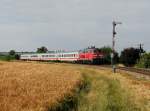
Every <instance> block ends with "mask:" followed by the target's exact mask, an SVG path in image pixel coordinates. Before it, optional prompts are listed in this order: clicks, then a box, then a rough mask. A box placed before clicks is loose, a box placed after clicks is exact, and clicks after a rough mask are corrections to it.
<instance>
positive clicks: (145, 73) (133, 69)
mask: <svg viewBox="0 0 150 111" xmlns="http://www.w3.org/2000/svg"><path fill="white" fill-rule="evenodd" d="M117 69H120V70H124V71H130V72H135V73H139V74H143V75H148V76H150V70H149V69H142V68H133V67H117Z"/></svg>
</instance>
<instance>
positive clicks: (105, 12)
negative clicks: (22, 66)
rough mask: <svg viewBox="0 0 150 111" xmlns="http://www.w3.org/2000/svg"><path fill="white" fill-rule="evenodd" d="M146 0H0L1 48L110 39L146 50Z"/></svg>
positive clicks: (149, 43)
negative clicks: (115, 26) (142, 47)
mask: <svg viewBox="0 0 150 111" xmlns="http://www.w3.org/2000/svg"><path fill="white" fill-rule="evenodd" d="M149 11H150V0H0V52H1V51H9V50H11V49H14V50H16V51H36V49H37V48H38V47H41V46H46V47H47V48H48V49H49V50H60V49H62V50H79V49H83V48H86V47H88V46H91V45H95V46H96V47H102V46H111V45H112V21H114V20H115V21H119V22H122V25H118V26H117V28H116V30H117V35H116V50H117V51H121V50H123V49H124V48H127V47H138V44H140V43H142V44H144V49H145V50H147V51H150V12H149Z"/></svg>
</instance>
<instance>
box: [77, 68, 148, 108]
mask: <svg viewBox="0 0 150 111" xmlns="http://www.w3.org/2000/svg"><path fill="white" fill-rule="evenodd" d="M83 77H84V78H85V81H86V82H87V83H88V84H89V85H87V86H88V90H87V89H86V90H85V91H81V93H80V96H79V99H78V108H77V111H145V110H143V109H142V108H140V107H139V106H137V105H136V104H135V102H134V101H133V99H134V98H132V97H131V94H130V92H129V91H128V90H127V89H123V88H122V87H121V84H120V81H119V80H117V79H115V78H111V77H108V75H107V76H105V75H101V74H98V73H97V72H96V71H94V70H84V71H83Z"/></svg>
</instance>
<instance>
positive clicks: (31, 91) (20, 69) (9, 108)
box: [0, 62, 81, 111]
mask: <svg viewBox="0 0 150 111" xmlns="http://www.w3.org/2000/svg"><path fill="white" fill-rule="evenodd" d="M80 81H81V74H80V72H79V71H77V70H75V69H74V68H72V67H69V68H68V67H65V66H63V65H59V64H37V63H21V62H20V63H19V62H0V111H46V110H47V109H48V108H49V107H52V106H54V105H56V104H59V101H60V100H61V99H63V98H64V97H65V95H70V94H72V90H73V89H74V88H75V87H76V86H77V85H78V84H79V83H80Z"/></svg>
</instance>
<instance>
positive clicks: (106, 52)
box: [98, 46, 119, 64]
mask: <svg viewBox="0 0 150 111" xmlns="http://www.w3.org/2000/svg"><path fill="white" fill-rule="evenodd" d="M98 50H99V51H100V52H101V53H103V54H104V59H103V63H104V64H111V53H112V48H111V47H109V46H104V47H102V48H99V49H98ZM118 62H119V56H118V53H117V52H115V54H114V63H118Z"/></svg>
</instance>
